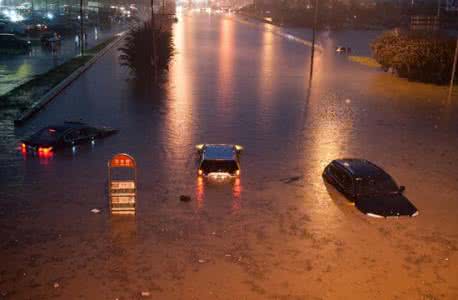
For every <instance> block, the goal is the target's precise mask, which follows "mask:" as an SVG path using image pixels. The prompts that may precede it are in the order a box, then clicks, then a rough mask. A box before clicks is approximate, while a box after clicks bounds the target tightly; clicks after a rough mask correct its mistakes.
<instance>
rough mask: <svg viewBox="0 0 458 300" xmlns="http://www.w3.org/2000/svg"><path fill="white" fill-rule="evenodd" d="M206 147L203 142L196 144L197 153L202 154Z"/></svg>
mask: <svg viewBox="0 0 458 300" xmlns="http://www.w3.org/2000/svg"><path fill="white" fill-rule="evenodd" d="M204 147H205V145H203V144H200V145H196V150H197V153H199V154H201V153H202V152H203V151H204Z"/></svg>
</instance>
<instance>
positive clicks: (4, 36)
mask: <svg viewBox="0 0 458 300" xmlns="http://www.w3.org/2000/svg"><path fill="white" fill-rule="evenodd" d="M31 46H32V43H31V42H30V41H26V40H22V39H20V38H18V37H17V36H15V35H14V34H12V33H0V52H27V51H29V50H30V49H31Z"/></svg>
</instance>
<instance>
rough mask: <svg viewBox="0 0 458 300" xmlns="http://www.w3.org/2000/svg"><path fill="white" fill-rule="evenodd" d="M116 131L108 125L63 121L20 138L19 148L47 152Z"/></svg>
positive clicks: (92, 139)
mask: <svg viewBox="0 0 458 300" xmlns="http://www.w3.org/2000/svg"><path fill="white" fill-rule="evenodd" d="M116 132H118V130H117V129H113V128H109V127H93V126H89V125H87V124H85V123H82V122H64V123H63V124H60V125H54V126H48V127H45V128H43V129H41V130H40V131H38V132H37V133H35V134H33V135H32V136H30V137H29V138H27V139H25V140H22V144H21V148H22V150H27V151H39V152H49V151H52V150H55V149H58V148H63V147H68V146H70V147H71V146H74V145H77V144H82V143H88V142H92V141H94V140H95V139H98V138H104V137H106V136H109V135H111V134H114V133H116Z"/></svg>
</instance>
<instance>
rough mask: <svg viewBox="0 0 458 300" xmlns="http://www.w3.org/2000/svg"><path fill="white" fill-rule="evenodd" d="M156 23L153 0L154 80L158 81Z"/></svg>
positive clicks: (152, 1) (152, 0)
mask: <svg viewBox="0 0 458 300" xmlns="http://www.w3.org/2000/svg"><path fill="white" fill-rule="evenodd" d="M155 31H156V24H155V19H154V0H151V33H152V39H153V41H152V42H153V71H154V82H155V83H157V80H158V73H157V71H158V70H157V48H156V47H157V44H156V42H157V40H156V33H155Z"/></svg>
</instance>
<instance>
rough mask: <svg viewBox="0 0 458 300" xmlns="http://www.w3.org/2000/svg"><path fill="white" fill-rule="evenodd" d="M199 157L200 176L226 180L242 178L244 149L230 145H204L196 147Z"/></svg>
mask: <svg viewBox="0 0 458 300" xmlns="http://www.w3.org/2000/svg"><path fill="white" fill-rule="evenodd" d="M196 148H197V151H198V153H199V155H200V157H199V169H198V171H197V172H198V175H199V176H206V177H213V178H217V179H224V178H230V177H238V176H240V153H241V151H242V149H243V148H242V147H241V146H239V145H228V144H203V145H197V146H196Z"/></svg>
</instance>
